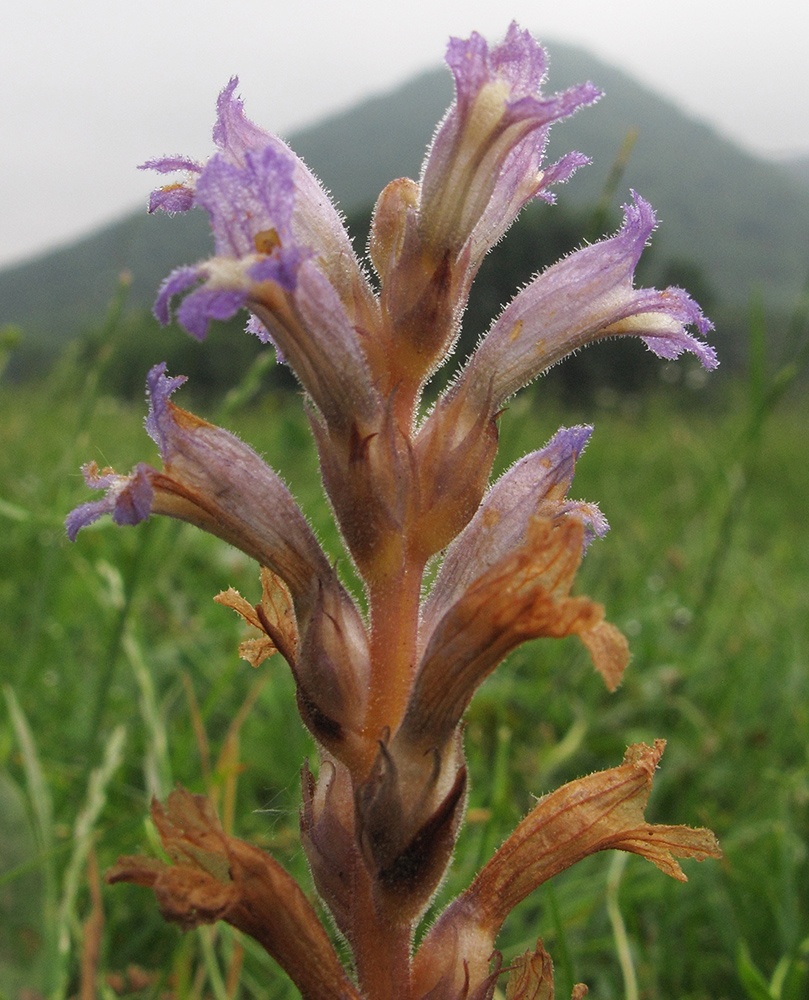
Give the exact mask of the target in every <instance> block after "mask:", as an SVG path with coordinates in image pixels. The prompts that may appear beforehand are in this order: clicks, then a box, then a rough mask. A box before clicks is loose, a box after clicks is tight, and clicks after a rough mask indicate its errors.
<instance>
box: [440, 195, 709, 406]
mask: <svg viewBox="0 0 809 1000" xmlns="http://www.w3.org/2000/svg"><path fill="white" fill-rule="evenodd" d="M633 195H634V203H633V204H631V205H625V206H624V212H625V220H624V224H623V226H622V227H621V229H620V230H619V231H618V232H617V233H616V234H615V236H612V237H610V238H609V239H605V240H602V241H601V242H599V243H596V244H594V245H593V246H588V247H585V248H584V249H582V250H578V251H576V252H575V253H572V254H570V256H569V257H566V258H565V259H564V260H561V261H559V262H558V263H557V264H554V265H553V266H551V267H549V268H548V269H547V270H546V271H544V272H543V273H542V274H540V275H539V276H538V277H536V278H535V279H534V280H533V281H532V282H531V283H530V284H529V285H528V286H527V287H526V288H524V289H523V290H522V291H521V292H520V293H519V294H518V295H517V296H516V297H515V298H514V299H512V301H511V302H510V303H509V304H508V305H507V306H506V308H505V309H504V310H503V312H502V313H501V314H500V316H499V318H498V319H497V320H496V321H495V323H494V324H493V326H492V328H491V329H490V330H489V332H488V333H487V334H486V336H485V337H484V338H483V340H482V341H481V343H480V345H479V347H478V349H477V350H476V351H475V353H474V354H473V355H472V357H471V358H470V360H469V363H468V364H467V366H466V368H465V369H464V371H463V373H462V374H461V377H460V379H459V381H458V383H456V385H455V386H454V387H453V390H452V391H453V392H454V393H461V394H463V393H468V394H469V395H470V397H472V398H473V399H474V402H473V403H472V404H471V405H472V409H473V410H475V411H477V410H478V409H479V408H480V406H482V405H486V406H487V407H488V408H489V409H491V410H492V412H495V411H496V410H498V409H499V408H500V406H501V405H502V403H503V402H504V401H505V400H506V399H508V397H509V396H511V395H513V393H515V392H516V391H517V390H518V389H520V388H521V387H522V386H524V385H527V384H528V383H529V382H530V381H531V380H532V379H534V378H535V377H536V376H537V375H539V374H541V373H542V372H543V371H545V370H546V369H548V368H550V367H551V365H553V364H555V363H556V362H557V361H559V360H560V359H561V358H563V357H565V356H566V355H568V354H571V353H572V352H573V351H576V350H578V349H579V348H581V347H584V346H585V345H586V344H590V343H593V342H594V341H596V340H600V339H602V338H604V337H611V336H616V335H619V334H633V335H635V336H638V337H640V338H641V339H642V340H643V341H644V342H645V344H646V346H647V347H648V348H649V349H650V350H652V351H654V353H655V354H657V355H658V356H659V357H662V358H676V357H678V356H679V355H680V354H681V353H682V352H683V351H691V352H692V353H693V354H695V355H696V356H697V357H698V358H699V360H700V361H701V362H702V364H703V366H704V367H705V368H707V369H709V370H710V369H713V368H716V366H717V365H718V364H719V362H718V360H717V357H716V352H715V351H714V349H713V348H712V347H711V346H709V345H708V344H706V343H705V342H704V341H702V340H700V339H699V338H698V337H696V336H695V335H694V334H692V333H690V332H689V331H688V329H687V327H688V326H695V327H696V328H697V331H698V332H699V333H701V334H703V335H704V334H706V333H708V331H709V330H712V329H713V324H712V323H711V322H710V320H708V319H707V318H706V317H705V316H703V314H702V312H701V311H700V308H699V306H698V305H697V304H696V302H694V300H693V299H691V298H690V297H689V296H688V295H687V294H686V292H684V291H683V290H682V289H680V288H666V289H664V290H663V291H658V290H657V289H654V288H641V289H636V288H635V287H634V285H633V277H634V272H635V267H636V265H637V263H638V260H639V258H640V255H641V253H642V251H643V248H644V246H645V245H646V242H647V240H648V238H649V236H650V235H651V233H652V230H653V229H654V227H655V215H654V212H653V210H652V207H651V205H650V204H649V203H648V202H647V201H644V199H643V198H641V197H640V196H639V195H637V194H634V192H633Z"/></svg>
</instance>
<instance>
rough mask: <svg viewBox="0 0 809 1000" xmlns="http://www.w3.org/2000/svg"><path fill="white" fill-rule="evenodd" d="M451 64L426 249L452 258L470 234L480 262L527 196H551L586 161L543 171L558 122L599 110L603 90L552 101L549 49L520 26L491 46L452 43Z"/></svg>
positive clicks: (426, 180) (433, 164)
mask: <svg viewBox="0 0 809 1000" xmlns="http://www.w3.org/2000/svg"><path fill="white" fill-rule="evenodd" d="M447 64H448V65H449V67H450V69H451V70H452V74H453V77H454V78H455V103H454V104H453V106H452V107H451V108H450V110H449V112H448V113H447V116H446V117H445V119H444V121H443V122H442V124H441V127H440V128H439V130H438V132H437V134H436V137H435V140H434V141H433V145H432V148H431V149H430V153H429V156H428V157H427V160H426V161H425V164H424V170H423V174H422V181H421V220H420V221H421V232H422V234H423V239H424V241H425V243H427V245H428V246H431V247H433V246H435V247H443V246H448V247H451V248H453V249H454V250H455V252H458V251H460V249H461V248H462V247H463V246H464V245H465V244H466V243H467V240H470V238H471V244H472V247H471V257H472V258H473V260H475V261H478V262H479V260H480V259H482V257H483V255H484V253H485V252H486V250H488V249H489V247H490V246H492V245H493V243H494V242H496V240H497V239H499V237H500V236H502V234H503V233H504V232H505V231H506V229H508V227H509V226H510V225H511V223H512V222H513V221H514V219H515V218H516V217H517V215H518V213H519V212H520V210H521V209H522V207H523V205H525V203H526V202H527V201H528V200H530V199H531V198H534V197H536V196H537V195H542V196H543V197H545V198H546V199H550V198H551V196H550V195H549V194H548V193H547V192H546V190H545V189H546V188H547V187H548V185H549V184H552V183H558V182H559V181H563V180H566V179H567V178H568V177H569V176H570V174H571V173H572V172H573V171H574V170H575V169H576V168H577V167H578V166H580V165H582V164H583V163H586V162H588V161H587V159H586V157H582V156H581V155H580V154H578V153H575V154H570V155H569V156H567V157H565V158H564V159H563V160H561V161H559V163H557V164H554V165H553V166H552V167H550V168H548V170H547V171H546V172H545V174H544V175H543V173H542V171H541V166H540V165H541V163H542V159H543V155H544V150H545V144H546V142H547V138H548V130H549V127H550V125H551V123H552V122H554V121H558V120H559V119H562V118H567V117H568V116H569V115H571V114H573V113H574V112H575V111H577V110H578V109H579V108H581V107H583V106H585V105H588V104H592V103H593V102H594V101H596V100H598V98H599V97H600V91H599V90H598V89H597V88H596V87H594V86H593V85H592V84H590V83H586V84H582V85H580V86H576V87H571V88H570V89H569V90H566V91H564V92H563V93H561V94H555V95H553V96H552V97H545V96H544V95H543V94H542V90H541V88H542V84H543V82H544V80H545V76H546V71H547V58H546V55H545V52H544V50H543V49H542V47H541V46H540V45H538V44H537V42H536V41H535V40H534V39H533V38H532V37H531V35H530V34H529V33H528V32H527V31H521V30H520V29H519V27H518V26H517V24H516V22H512V24H511V26H510V27H509V29H508V32H507V34H506V37H505V40H504V41H503V42H502V43H501V44H500V45H497V46H495V47H494V48H492V49H489V47H488V45H487V44H486V41H485V40H484V39H483V38H482V37H481V36H480V35H478V34H477V32H473V33H472V36H471V37H470V38H469V39H467V40H462V39H459V38H453V39H451V40H450V43H449V47H448V49H447Z"/></svg>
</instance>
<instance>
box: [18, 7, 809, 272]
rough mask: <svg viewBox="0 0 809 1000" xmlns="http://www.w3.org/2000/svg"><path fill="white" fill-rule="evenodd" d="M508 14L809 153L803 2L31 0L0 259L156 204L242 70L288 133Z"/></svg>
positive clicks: (206, 144)
mask: <svg viewBox="0 0 809 1000" xmlns="http://www.w3.org/2000/svg"><path fill="white" fill-rule="evenodd" d="M501 11H502V13H500V12H501ZM746 11H749V12H750V13H747V12H746ZM753 11H755V14H754V13H753ZM512 18H516V19H517V20H518V21H519V23H520V24H521V25H522V26H524V27H526V28H529V29H531V31H532V32H533V33H534V34H535V35H537V37H539V38H540V40H543V41H546V40H550V41H551V42H552V40H553V39H559V40H562V41H566V42H571V43H574V44H579V45H582V46H584V47H586V48H588V49H590V50H591V51H592V52H593V53H594V54H595V55H597V56H599V57H601V58H602V59H604V60H606V61H608V62H611V63H613V64H614V65H616V66H618V67H620V68H622V69H624V70H625V71H626V72H628V73H630V74H632V75H633V76H635V77H636V78H637V79H638V80H640V81H641V82H643V83H645V84H647V85H651V86H652V87H653V88H654V89H656V90H657V91H658V92H660V93H662V94H664V95H666V96H668V97H669V98H673V99H674V100H675V101H676V102H677V103H678V104H679V105H680V106H681V107H683V108H684V109H685V110H687V111H689V112H690V113H692V114H695V115H698V116H699V117H701V118H703V119H705V120H707V121H708V122H710V123H712V124H713V125H715V126H716V127H718V128H719V130H720V131H721V132H723V133H724V134H725V135H726V136H728V137H730V138H732V139H734V140H736V141H737V142H739V143H740V144H741V145H743V146H744V147H746V148H747V149H748V150H751V151H753V152H756V153H760V154H763V155H768V156H783V155H796V154H802V155H807V156H809V77H808V75H807V69H806V60H807V48H808V47H809V5H807V6H804V5H803V4H801V3H799V2H797V0H768V2H767V3H766V4H764V5H761V6H760V8H759V9H756V7H754V6H753V5H752V4H750V5H749V6H748V5H744V4H742V3H740V2H738V0H713V2H711V0H612V2H611V0H575V2H573V0H557V2H556V3H548V2H544V3H543V2H539V0H531V2H529V0H511V2H506V0H387V2H386V0H285V2H283V3H282V2H279V0H230V2H228V0H193V2H192V0H72V2H65V0H25V2H23V0H17V2H14V3H13V5H12V4H8V5H7V6H6V7H5V9H4V14H3V18H2V27H1V28H0V101H2V107H3V138H2V151H1V152H0V267H2V266H4V265H6V264H9V263H14V262H15V261H18V260H21V259H23V258H25V257H28V256H31V255H32V254H35V253H38V252H40V251H42V250H46V249H48V248H50V247H51V246H54V245H56V244H61V243H65V242H69V241H71V240H72V239H74V238H76V237H78V236H81V235H83V234H84V233H86V232H89V231H90V230H92V229H94V228H96V227H98V226H99V225H102V224H104V223H106V222H109V221H112V220H114V219H116V218H118V217H120V216H121V215H123V214H125V213H126V212H128V211H131V210H132V209H133V208H136V207H137V206H138V204H145V199H146V196H147V194H148V191H149V190H150V188H151V186H152V177H151V176H150V175H148V174H146V173H143V172H138V171H136V170H135V169H134V167H135V165H136V164H137V163H140V162H143V160H145V159H147V158H150V157H153V156H158V155H162V154H166V153H185V154H190V155H194V156H197V157H201V158H204V157H205V156H207V155H208V153H209V151H210V127H211V124H212V120H213V113H214V112H213V109H214V101H215V99H216V95H217V93H218V92H219V90H220V89H221V87H222V86H223V85H224V84H225V83H226V82H227V80H228V78H229V77H230V76H231V75H232V74H234V73H237V74H238V75H239V77H240V79H241V87H240V92H241V94H242V95H243V97H244V98H245V102H246V108H247V112H248V114H249V115H250V116H251V117H252V118H253V119H254V120H256V121H257V122H258V123H259V124H261V125H262V126H264V127H265V128H268V129H270V130H271V131H278V132H282V133H285V134H288V133H289V131H291V130H293V129H294V128H296V127H297V126H300V125H304V124H310V123H311V122H313V121H316V120H317V119H319V118H322V117H325V116H326V115H328V114H329V113H331V112H333V111H337V110H342V109H344V108H346V107H348V106H350V105H351V104H353V103H354V102H355V101H356V100H358V99H360V98H362V97H365V96H367V95H369V94H371V93H374V92H379V91H382V90H386V89H390V88H391V87H393V86H395V85H397V84H399V83H401V82H403V81H404V80H406V79H407V78H408V77H410V76H412V75H413V74H414V73H416V72H418V71H419V70H422V69H426V68H429V67H431V66H435V65H438V64H439V63H440V61H441V59H442V57H443V53H444V46H445V43H446V39H447V37H448V36H449V35H451V34H454V35H459V36H466V35H468V34H469V32H470V31H471V30H473V29H476V30H478V31H480V32H481V33H483V34H485V35H486V36H487V38H489V40H491V41H494V40H498V39H499V38H501V37H502V35H503V33H504V32H505V29H506V27H507V24H508V21H509V20H511V19H512ZM550 52H551V84H552V83H553V68H552V67H553V63H552V60H553V49H552V44H551V46H550ZM594 82H595V83H596V84H597V83H598V80H595V81H594ZM608 98H609V95H607V99H608ZM683 169H686V170H687V169H688V165H687V164H683Z"/></svg>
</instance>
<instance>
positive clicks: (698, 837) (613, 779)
mask: <svg viewBox="0 0 809 1000" xmlns="http://www.w3.org/2000/svg"><path fill="white" fill-rule="evenodd" d="M664 746H665V742H664V741H663V740H657V741H656V742H655V744H654V746H651V747H650V746H647V745H645V744H643V743H636V744H634V745H633V746H631V747H629V749H628V750H627V752H626V755H625V757H624V761H623V763H622V764H621V765H620V766H619V767H613V768H610V769H609V770H607V771H598V772H596V773H595V774H591V775H588V776H587V777H586V778H579V779H578V780H577V781H571V782H570V783H568V784H567V785H564V786H563V787H562V788H560V789H558V790H557V791H555V792H552V793H551V794H550V795H546V796H544V797H543V798H541V799H540V800H539V802H537V804H536V806H535V807H534V808H533V809H532V810H531V812H530V813H529V814H528V815H527V816H526V817H525V819H524V820H523V821H522V822H521V823H520V824H519V826H518V827H517V829H516V830H515V831H514V833H513V834H512V835H511V836H510V837H509V838H508V840H506V842H505V843H504V844H503V846H502V847H501V848H500V849H499V850H498V851H497V853H496V854H495V855H494V857H493V858H492V859H491V860H490V861H489V862H488V863H487V864H486V865H485V866H484V867H483V869H482V871H481V872H480V874H479V875H478V876H477V878H475V880H474V881H473V882H472V884H471V885H470V886H469V888H468V889H467V890H466V891H465V892H464V893H462V894H461V895H460V896H459V897H458V898H457V899H456V900H455V901H454V902H453V903H451V904H450V906H449V907H448V908H447V909H446V910H445V911H444V913H443V914H442V915H441V917H440V918H439V920H438V922H437V923H436V924H435V925H434V927H433V928H432V930H431V931H430V933H429V934H428V935H427V937H426V938H425V940H424V942H423V943H422V945H421V948H420V949H419V951H418V952H417V954H416V958H415V968H414V979H415V983H416V991H415V995H417V996H424V995H427V994H429V995H430V997H431V1000H456V998H458V997H460V996H462V995H463V989H464V988H463V984H464V982H465V981H466V980H467V977H468V978H469V986H470V988H474V986H475V984H476V983H481V982H483V981H484V980H485V979H486V978H487V977H488V975H489V959H490V956H491V955H492V952H493V951H494V943H495V939H496V937H497V934H498V932H499V930H500V927H501V926H502V923H503V921H504V920H505V918H506V916H507V915H508V913H509V912H510V911H511V910H512V909H513V908H514V907H515V906H516V905H517V904H518V903H519V902H520V901H521V900H523V899H524V898H525V897H526V896H527V895H528V894H529V893H530V892H532V891H533V890H534V889H536V888H537V887H538V886H540V885H542V883H543V882H546V881H547V880H548V879H549V878H551V877H553V876H554V875H557V874H558V873H559V872H561V871H564V870H565V869H566V868H569V867H570V866H571V865H573V864H575V863H576V862H577V861H580V860H581V859H582V858H585V857H587V855H589V854H595V853H596V852H597V851H604V850H608V849H611V848H615V849H618V850H622V851H629V852H631V853H633V854H640V855H641V856H643V857H645V858H647V859H648V860H649V861H651V862H652V863H653V864H655V865H657V867H658V868H660V869H661V871H663V872H665V873H666V874H667V875H671V876H672V877H673V878H676V879H678V880H680V881H685V880H686V877H685V875H684V874H683V871H682V869H681V868H680V866H679V864H678V863H677V861H676V860H675V857H677V858H695V859H696V860H697V861H703V860H704V859H705V858H718V857H720V856H721V852H720V850H719V845H718V844H717V841H716V838H715V837H714V835H713V834H712V833H711V831H710V830H705V829H691V828H690V827H686V826H662V825H661V826H658V825H653V824H651V823H647V822H646V821H645V820H644V817H643V810H644V808H645V806H646V801H647V799H648V797H649V793H650V791H651V788H652V778H653V775H654V772H655V769H656V767H657V764H658V761H659V760H660V756H661V754H662V753H663V748H664ZM438 983H444V984H445V985H444V987H443V988H442V990H441V991H439V992H438V993H433V992H432V990H433V987H434V985H435V984H438Z"/></svg>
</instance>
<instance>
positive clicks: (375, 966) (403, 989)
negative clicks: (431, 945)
mask: <svg viewBox="0 0 809 1000" xmlns="http://www.w3.org/2000/svg"><path fill="white" fill-rule="evenodd" d="M362 895H364V896H365V897H366V898H364V899H363V900H362V901H361V905H360V906H359V907H358V912H359V913H361V914H362V926H361V927H359V928H357V931H358V933H357V936H356V940H355V941H353V942H352V951H353V953H354V961H355V963H356V968H357V979H358V981H359V986H360V992H361V993H362V995H363V996H364V997H366V998H367V1000H410V997H411V993H412V988H411V955H410V946H411V941H412V936H413V927H412V924H411V923H410V922H409V921H408V922H406V923H401V924H394V923H392V922H391V921H389V920H385V919H383V918H380V917H379V914H378V913H377V911H376V908H375V906H374V902H373V898H372V896H371V892H370V885H368V886H367V892H366V893H363V894H362Z"/></svg>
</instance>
